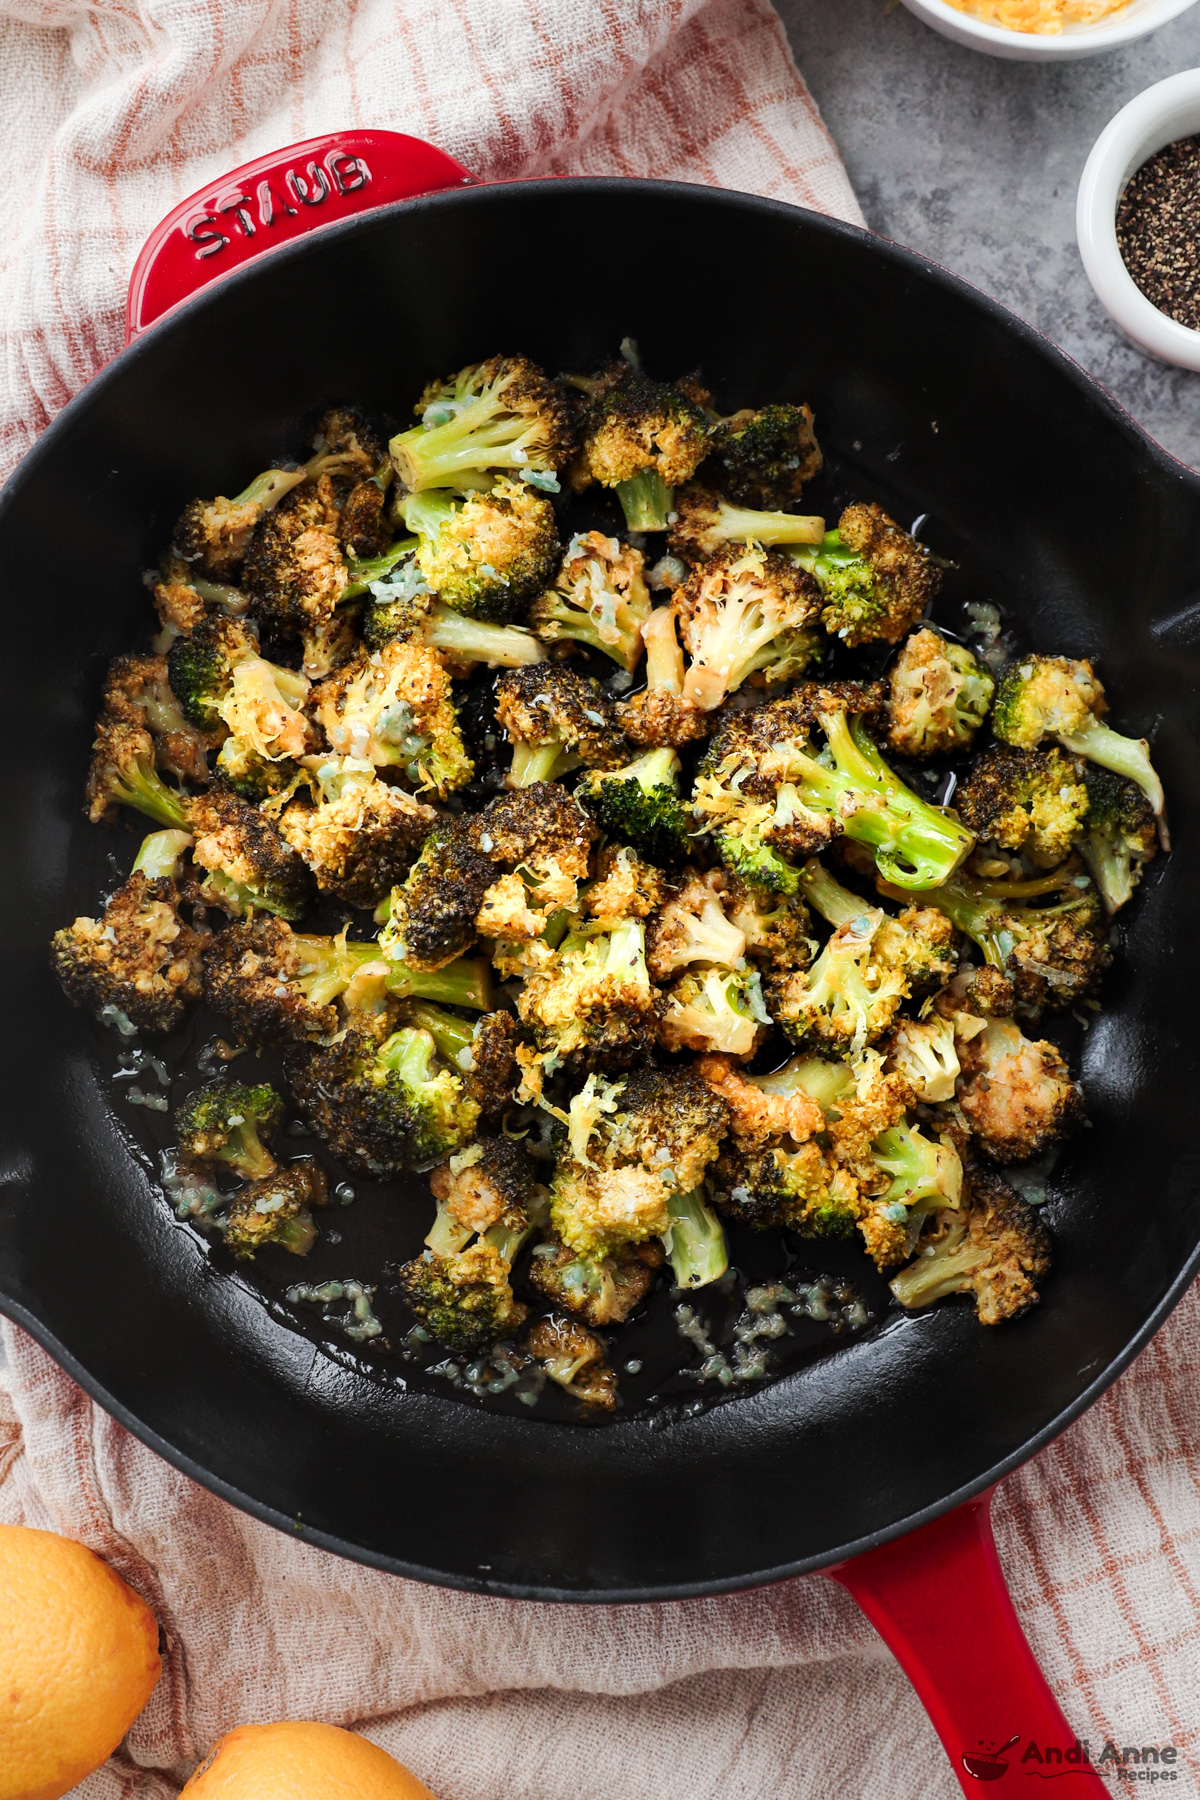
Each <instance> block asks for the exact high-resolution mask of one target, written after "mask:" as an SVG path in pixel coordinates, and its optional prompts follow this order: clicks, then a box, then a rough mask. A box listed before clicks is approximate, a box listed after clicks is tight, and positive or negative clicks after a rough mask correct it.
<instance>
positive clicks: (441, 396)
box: [388, 356, 575, 493]
mask: <svg viewBox="0 0 1200 1800" xmlns="http://www.w3.org/2000/svg"><path fill="white" fill-rule="evenodd" d="M415 410H416V412H417V413H418V415H419V416H420V420H421V423H420V424H419V425H414V426H413V427H412V428H411V430H409V431H402V432H400V433H399V435H398V436H396V437H394V438H393V439H392V441H391V443H390V444H389V446H388V448H389V450H390V451H391V454H392V460H393V461H394V462H395V465H396V468H397V470H398V471H399V475H400V479H401V481H402V482H403V483H404V485H405V487H406V488H408V489H409V490H410V491H411V492H413V493H417V492H420V491H421V490H423V489H425V488H437V487H446V488H454V487H468V488H469V487H473V486H475V485H476V483H477V481H478V478H479V477H480V476H485V475H489V474H491V473H493V472H494V471H496V470H502V469H503V470H510V471H511V472H512V473H513V474H514V475H518V476H523V477H525V478H526V479H529V478H531V477H532V478H533V480H534V482H535V485H539V486H545V487H546V488H548V489H549V490H550V491H551V492H554V491H556V490H557V487H558V483H557V480H555V479H554V472H555V470H557V469H561V468H563V467H564V466H565V465H566V463H567V462H568V461H569V460H570V458H571V455H572V453H573V452H574V449H575V423H574V416H573V412H572V408H571V404H570V401H569V400H568V398H567V395H566V393H565V392H564V390H563V389H562V388H561V387H560V386H559V385H558V383H557V382H554V381H550V380H548V379H547V377H546V376H545V375H543V374H542V371H541V370H540V369H539V368H538V367H537V365H536V364H535V363H532V362H530V361H529V359H528V357H525V356H491V357H489V358H488V359H487V361H486V362H480V363H471V364H469V365H468V366H467V367H466V368H465V369H460V370H459V371H458V373H457V374H456V375H451V376H449V377H448V378H447V379H446V380H445V381H435V382H432V383H431V384H430V385H429V386H428V387H427V388H426V389H425V391H424V393H423V394H422V395H421V398H420V400H419V401H418V402H417V405H416V408H415ZM539 477H540V480H539Z"/></svg>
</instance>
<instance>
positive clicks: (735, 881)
mask: <svg viewBox="0 0 1200 1800" xmlns="http://www.w3.org/2000/svg"><path fill="white" fill-rule="evenodd" d="M723 904H724V908H725V912H726V914H727V915H728V918H729V922H730V924H731V925H736V927H737V929H738V930H739V931H740V932H741V933H742V935H743V937H744V938H745V940H746V955H747V956H749V957H751V958H752V959H753V960H754V961H755V962H756V963H758V964H759V966H760V967H762V968H767V969H776V970H780V971H783V970H790V969H804V968H807V967H808V964H809V963H810V962H811V961H812V959H813V956H814V955H815V954H816V948H817V946H816V942H815V940H814V938H813V935H812V920H811V919H810V918H809V916H808V908H807V907H806V906H805V904H804V900H803V898H802V897H801V896H800V894H799V893H798V892H797V893H795V894H791V895H788V894H780V893H776V892H774V891H772V889H770V888H767V887H756V886H755V885H754V884H753V883H752V882H749V881H743V880H741V879H740V877H738V876H736V875H727V876H726V886H725V896H724V902H723ZM652 966H653V965H652Z"/></svg>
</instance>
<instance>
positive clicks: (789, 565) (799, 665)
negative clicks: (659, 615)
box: [674, 544, 821, 712]
mask: <svg viewBox="0 0 1200 1800" xmlns="http://www.w3.org/2000/svg"><path fill="white" fill-rule="evenodd" d="M674 605H675V610H676V614H677V617H678V619H679V633H680V636H681V637H682V639H683V643H684V648H685V649H686V650H687V652H688V655H689V656H690V657H691V664H690V667H689V668H688V671H687V673H686V675H685V676H684V680H683V698H684V699H685V700H691V701H692V702H693V703H694V704H695V705H696V706H698V707H700V708H701V709H702V710H703V711H705V712H711V711H712V709H713V708H714V707H716V706H720V704H721V702H722V701H723V700H724V699H725V697H726V695H727V694H730V693H732V692H733V691H734V689H735V688H739V687H741V685H742V683H743V682H744V681H746V680H747V679H748V678H749V677H750V676H751V675H753V674H755V673H759V672H761V674H762V677H763V679H764V681H767V682H776V681H786V680H789V679H790V678H791V677H792V676H794V675H800V674H803V672H804V670H805V669H806V668H807V667H808V666H809V664H810V663H811V662H813V661H815V660H816V658H817V657H818V656H819V655H820V653H821V637H820V633H819V632H818V631H816V630H814V629H813V627H814V624H815V621H816V618H817V615H818V613H819V612H820V610H821V593H820V589H819V588H818V587H817V584H816V582H815V581H814V580H813V578H812V576H811V575H809V574H808V573H806V571H805V570H804V569H801V568H800V567H799V566H798V565H797V564H796V563H795V562H794V561H793V560H792V558H791V557H789V556H785V555H784V554H783V553H782V551H779V550H764V549H763V547H762V545H761V544H736V545H729V546H728V547H726V548H725V549H723V550H719V551H717V552H716V554H715V555H712V556H709V557H706V558H705V560H704V561H703V562H701V563H698V564H697V565H696V567H695V568H694V569H693V570H692V572H691V574H690V575H689V576H688V578H687V580H686V581H685V582H684V583H683V585H682V587H680V588H679V589H678V590H677V591H676V594H675V601H674Z"/></svg>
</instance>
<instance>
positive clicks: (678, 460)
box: [572, 363, 709, 531]
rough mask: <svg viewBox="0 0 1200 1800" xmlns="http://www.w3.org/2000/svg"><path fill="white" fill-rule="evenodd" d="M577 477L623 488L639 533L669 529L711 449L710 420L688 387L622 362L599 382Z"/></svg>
mask: <svg viewBox="0 0 1200 1800" xmlns="http://www.w3.org/2000/svg"><path fill="white" fill-rule="evenodd" d="M591 386H592V393H591V397H590V399H589V402H588V405H587V407H586V408H585V412H584V420H583V446H582V449H581V451H580V455H579V460H578V463H577V465H576V469H575V471H574V472H573V475H572V480H573V481H574V483H575V485H576V486H578V487H586V486H587V485H588V484H589V483H590V482H593V481H598V482H599V483H600V484H601V486H602V487H609V488H615V489H616V492H617V498H618V499H619V500H620V502H621V507H622V510H623V511H624V514H625V522H626V524H627V525H628V526H629V529H630V530H631V531H664V530H665V529H666V527H667V523H668V515H669V513H670V511H671V503H672V493H671V490H672V489H673V488H675V487H677V486H679V484H680V483H681V482H684V481H690V480H691V478H692V476H693V475H694V474H695V473H696V470H697V469H698V468H699V466H700V464H701V462H702V461H703V460H704V457H705V454H706V452H707V450H708V441H709V439H708V420H707V418H706V417H705V415H704V413H703V411H702V410H701V408H700V407H699V406H698V405H697V404H696V402H695V400H693V399H692V398H691V396H690V395H688V394H687V393H685V392H684V390H683V388H682V387H677V386H675V385H673V384H672V383H670V382H665V381H652V380H651V379H650V378H649V376H646V375H642V374H639V373H637V372H636V371H634V370H633V369H632V368H630V367H629V365H628V364H625V363H621V364H615V365H613V367H612V368H611V369H609V370H607V371H606V372H605V373H604V374H603V375H602V376H600V377H599V378H598V380H597V381H596V382H594V383H592V384H591Z"/></svg>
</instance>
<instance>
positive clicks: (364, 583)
mask: <svg viewBox="0 0 1200 1800" xmlns="http://www.w3.org/2000/svg"><path fill="white" fill-rule="evenodd" d="M416 547H417V540H416V538H415V537H404V538H399V539H397V541H396V542H395V543H394V544H389V545H388V547H387V549H386V550H384V551H382V552H381V553H380V555H378V556H369V557H366V558H365V559H364V560H363V561H362V562H359V561H358V560H357V558H356V557H353V556H348V557H347V558H346V571H347V573H348V574H349V577H350V579H349V581H348V582H347V583H346V585H345V587H344V588H343V589H342V599H343V600H356V599H357V598H358V596H359V595H360V594H365V593H366V592H367V589H368V588H369V587H370V585H371V583H372V582H373V581H382V580H383V578H384V576H385V575H390V574H391V572H392V570H393V569H394V568H395V566H396V564H397V563H398V562H399V561H400V559H401V557H404V556H407V555H409V553H410V552H411V551H413V550H415V549H416Z"/></svg>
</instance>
